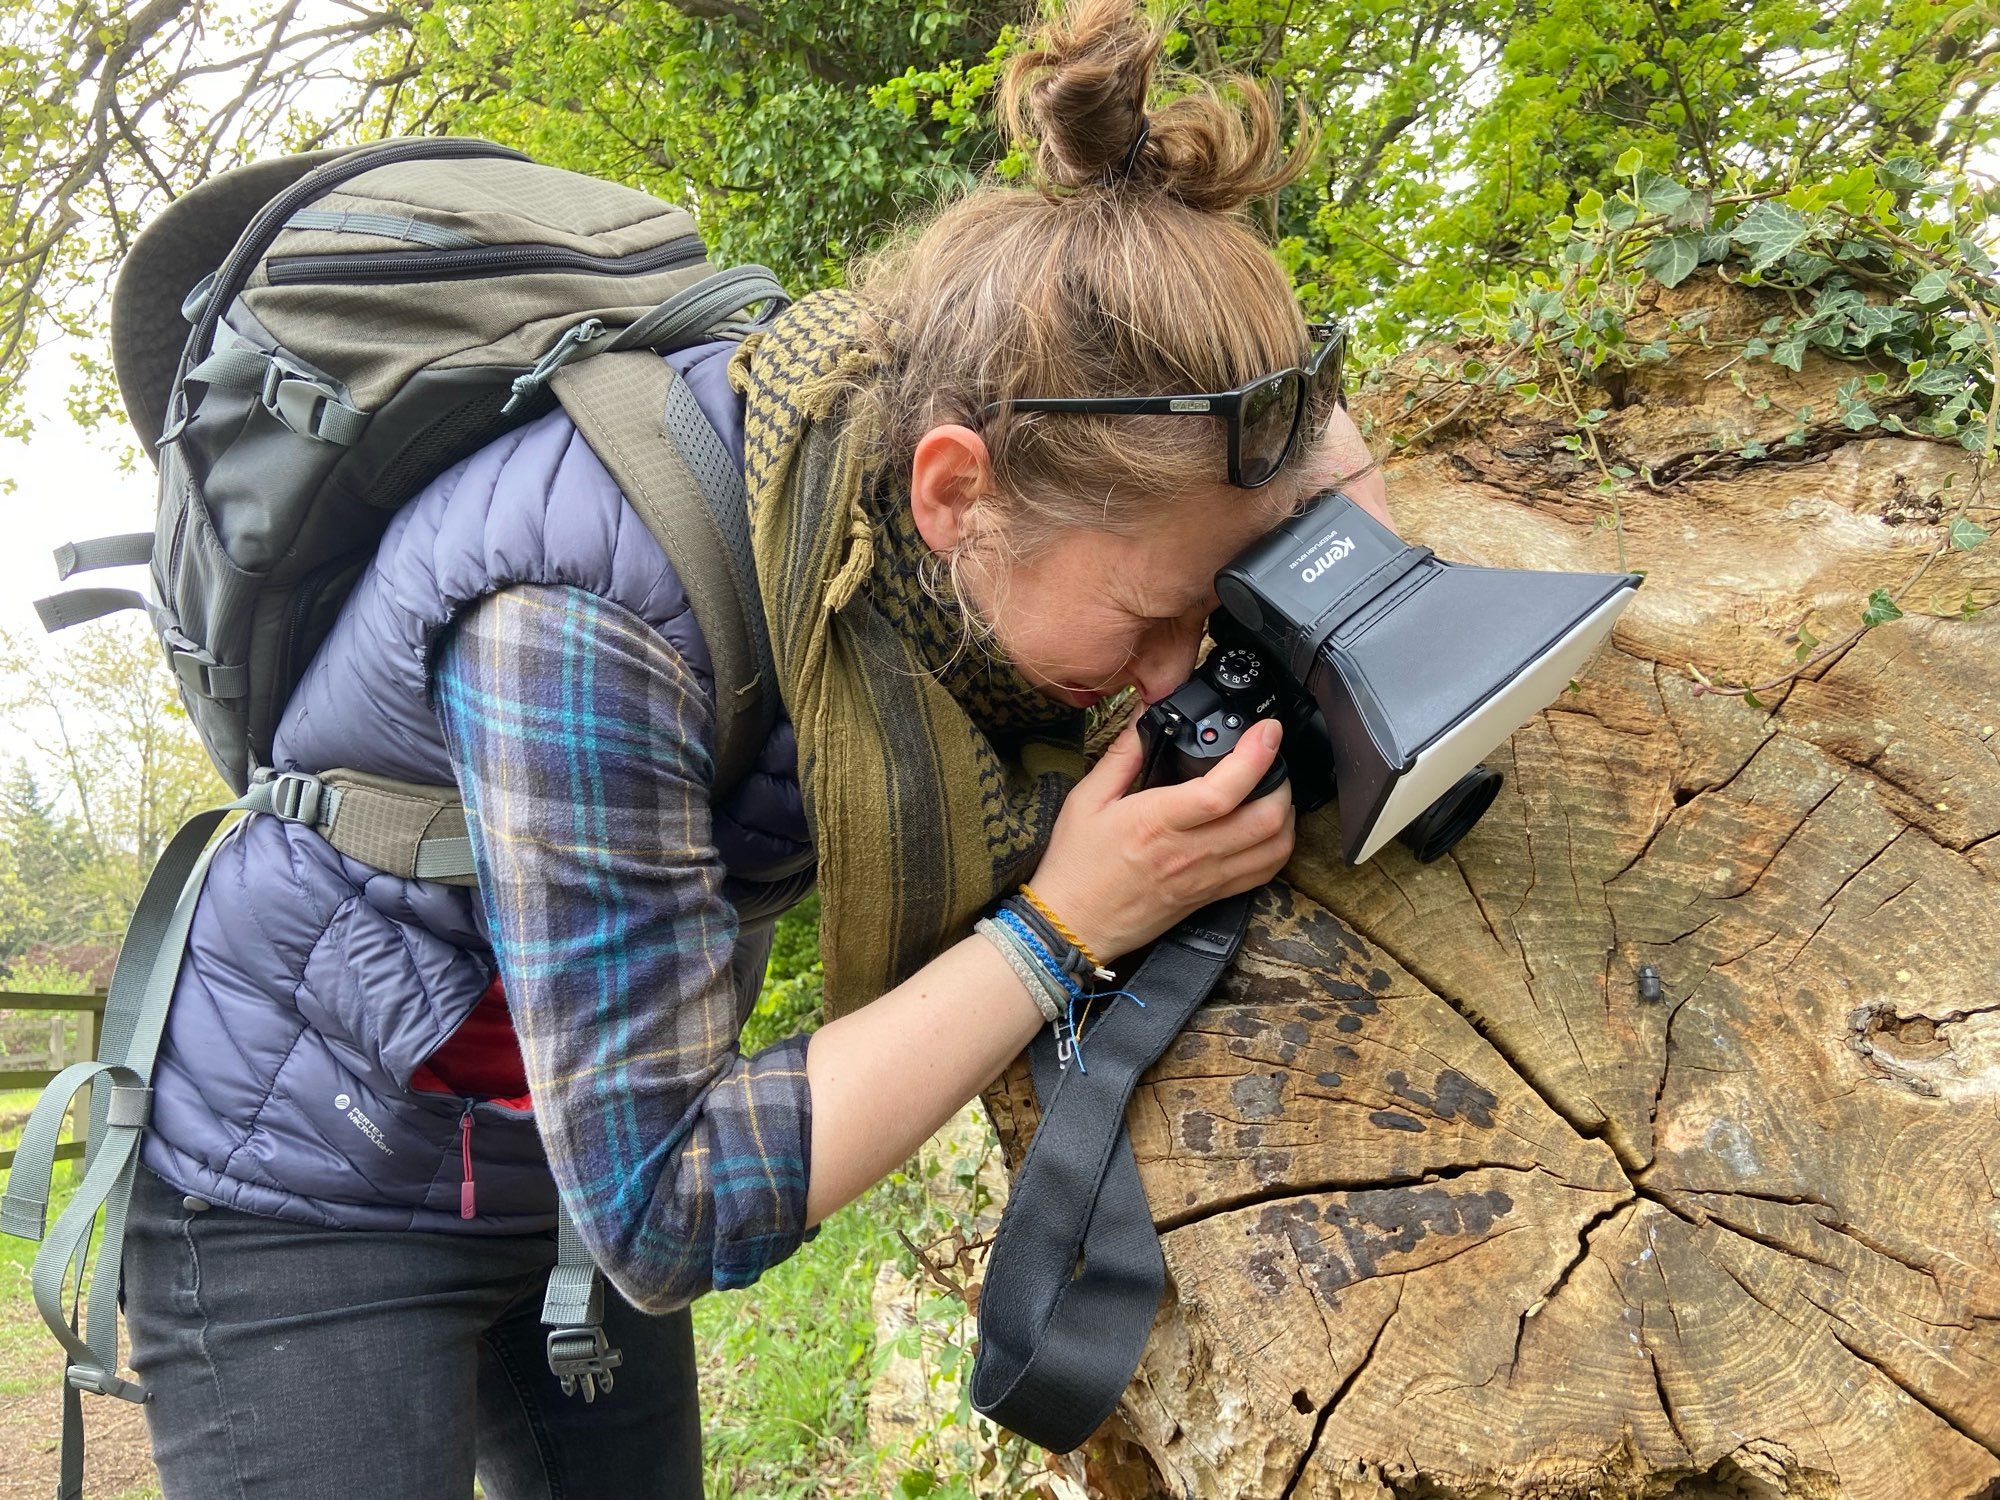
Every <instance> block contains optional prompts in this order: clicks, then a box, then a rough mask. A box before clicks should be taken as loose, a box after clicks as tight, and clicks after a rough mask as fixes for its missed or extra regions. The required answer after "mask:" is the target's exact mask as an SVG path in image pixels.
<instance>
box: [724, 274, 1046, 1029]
mask: <svg viewBox="0 0 2000 1500" xmlns="http://www.w3.org/2000/svg"><path fill="white" fill-rule="evenodd" d="M868 329H869V320H868V319H866V318H864V317H863V316H862V313H861V304H860V303H859V301H858V300H857V299H856V298H855V296H854V295H853V294H852V293H848V292H819V293H815V294H813V295H811V296H809V297H806V298H805V299H804V300H802V301H800V302H798V303H797V304H795V305H794V306H792V307H790V308H788V309H787V310H786V311H785V312H784V313H782V314H781V315H780V316H779V317H778V319H777V320H776V322H775V323H773V324H772V326H771V327H770V328H769V329H767V330H764V331H761V332H758V333H755V334H752V335H751V336H750V337H749V338H748V339H746V340H745V341H744V344H743V348H742V349H741V351H740V352H739V353H738V354H737V355H736V356H735V358H734V359H733V360H732V362H731V364H730V372H729V373H730V379H731V382H732V383H733V384H734V385H735V387H736V389H737V390H739V391H741V392H742V393H743V395H744V398H745V402H746V405H745V413H744V458H745V463H744V478H745V481H746V483H747V484H748V487H749V491H750V521H751V548H752V551H753V553H754V554H755V558H756V565H757V581H758V584H759V586H760V588H761V590H762V592H763V596H764V614H765V618H766V620H767V621H768V623H769V626H770V632H771V650H772V655H773V657H774V659H775V661H776V663H777V669H778V678H779V687H780V689H781V690H782V692H783V695H784V700H785V704H786V707H787V709H788V710H789V711H790V713H791V717H792V724H793V728H794V730H795V732H796V734H797V736H798V747H799V785H800V787H801V788H802V790H803V792H804V795H805V809H806V819H807V822H808V824H809V825H810V827H811V829H812V835H813V843H814V845H815V847H816V848H817V850H818V854H819V884H820V902H821V904H820V948H821V954H822V957H823V959H824V961H825V964H826V1000H827V1010H828V1013H829V1015H830V1016H839V1015H843V1014H845V1013H846V1012H848V1011H850V1010H853V1009H855V1008H856V1007H857V1006H860V1005H863V1004H866V1003H867V1002H868V1001H870V1000H872V999H874V998H875V997H876V996H878V995H880V994H882V993H883V992H884V991H885V990H887V989H889V988H891V987H893V986H894V985H895V984H897V983H898V982H900V981H901V980H903V979H904V978H906V977H908V976H909V975H910V974H911V973H912V972H914V971H915V970H916V969H918V968H921V967H922V966H923V965H924V964H925V963H927V962H929V961H930V959H931V958H933V957H934V956H935V955H936V954H937V953H938V952H939V951H940V950H941V949H943V948H944V947H946V946H948V945H949V944H950V943H951V942H953V941H955V940H956V939H957V938H959V937H961V936H963V935H964V933H965V932H966V931H968V930H969V929H970V926H971V924H972V921H973V919H974V918H975V917H976V916H977V915H978V914H979V912H980V910H981V909H982V908H983V907H985V906H987V905H988V904H989V903H990V902H991V901H992V900H993V899H994V898H995V897H996V896H998V895H1000V894H1002V893H1004V892H1005V891H1007V890H1009V889H1011V888H1012V887H1013V886H1015V885H1017V884H1019V883H1020V882H1021V881H1022V880H1024V879H1026V878H1027V877H1028V876H1029V875H1030V874H1031V873H1032V872H1033V868H1034V864H1035V862H1036V860H1037V859H1038V858H1039V857H1040V854H1041V850H1042V848H1043V846H1044V845H1045V844H1046V843H1047V841H1048V835H1049V830H1050V829H1051V828H1052V827H1053V826H1054V823H1055V816H1056V812H1057V810H1058V809H1059V808H1060V806H1061V805H1062V799H1063V797H1064V796H1065V795H1066V794H1067V793H1068V791H1069V788H1070V787H1071V786H1072V785H1073V784H1074V782H1075V779H1076V778H1077V777H1078V776H1080V775H1081V774H1082V772H1083V765H1084V760H1083V732H1084V722H1085V715H1083V714H1081V713H1078V712H1077V711H1075V710H1073V709H1067V708H1064V707H1062V706H1061V705H1059V704H1056V703H1054V702H1052V701H1051V700H1049V699H1048V698H1046V697H1044V696H1043V695H1042V694H1040V693H1038V692H1037V691H1036V690H1035V689H1034V688H1033V686H1032V685H1030V684H1029V683H1028V682H1027V681H1026V680H1025V679H1024V678H1022V676H1021V675H1020V673H1018V672H1017V671H1015V670H1014V669H1013V668H1012V667H1011V666H1009V665H1008V664H1007V663H1006V662H1004V661H1002V660H1000V659H998V658H996V657H994V656H992V655H990V654H988V653H987V652H985V651H983V650H982V649H980V648H979V647H978V646H977V645H976V644H968V643H967V641H966V639H965V630H964V621H963V617H962V615H961V614H960V613H959V611H958V609H957V608H956V607H955V606H954V605H951V604H949V603H941V602H939V601H938V600H936V599H934V598H932V597H931V596H930V595H929V594H928V593H927V592H926V591H925V590H924V589H923V588H922V587H921V585H920V583H919V575H918V571H917V569H918V564H919V562H920V560H921V559H922V557H923V555H924V545H925V544H924V542H923V540H922V538H921V537H919V536H918V535H917V532H916V527H915V523H914V521H913V520H912V519H911V516H910V510H909V501H908V491H907V480H906V478H905V477H904V476H900V475H889V474H885V473H882V472H881V471H880V467H881V466H880V463H879V455H880V451H881V441H880V438H879V435H878V434H877V432H876V431H875V429H874V426H873V424H872V422H871V421H870V420H869V419H868V418H867V416H866V415H865V414H864V413H862V412H860V411H857V410H855V409H854V407H855V403H853V402H852V401H851V400H850V399H849V398H850V396H851V394H852V392H853V391H854V389H855V388H856V386H857V385H859V384H863V383H865V382H866V381H868V380H869V379H870V378H871V377H872V375H873V374H874V372H876V371H878V370H879V369H881V368H882V366H883V363H884V361H885V360H886V358H887V354H886V351H884V350H883V349H882V348H880V347H879V346H878V345H877V344H875V343H874V342H873V341H872V339H871V335H870V333H869V331H868Z"/></svg>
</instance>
